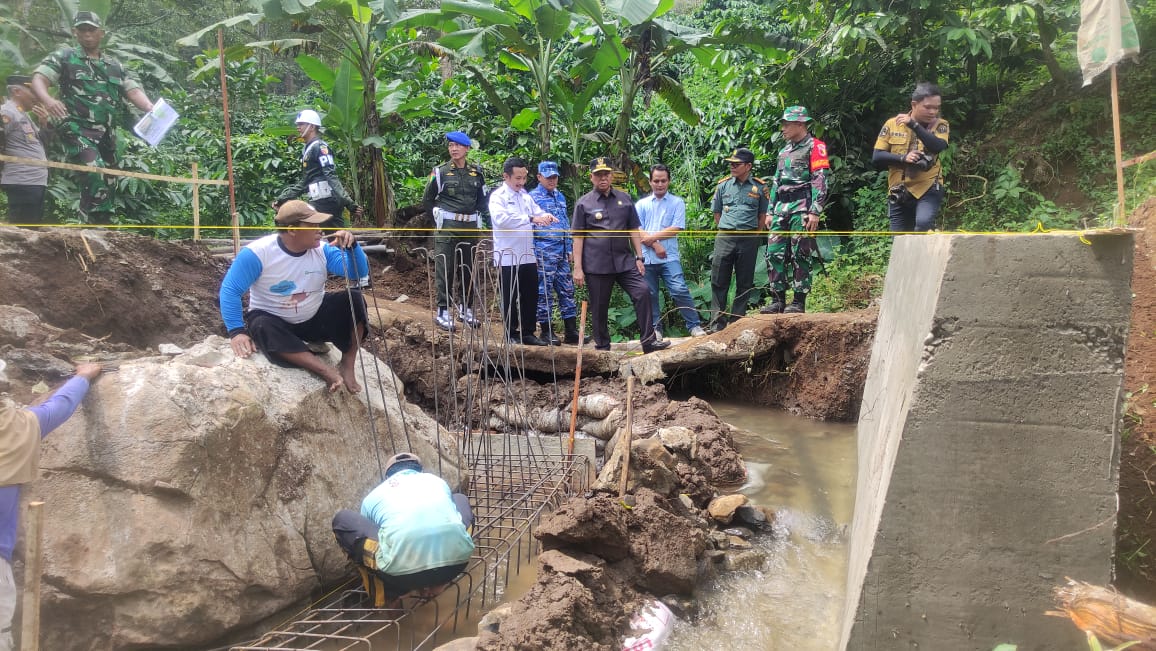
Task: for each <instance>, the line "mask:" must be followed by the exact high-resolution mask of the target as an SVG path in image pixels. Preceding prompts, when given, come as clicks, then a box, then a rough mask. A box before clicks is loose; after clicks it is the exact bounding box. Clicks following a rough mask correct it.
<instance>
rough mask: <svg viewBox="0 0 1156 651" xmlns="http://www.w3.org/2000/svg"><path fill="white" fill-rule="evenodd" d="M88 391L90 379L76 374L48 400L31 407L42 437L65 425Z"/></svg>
mask: <svg viewBox="0 0 1156 651" xmlns="http://www.w3.org/2000/svg"><path fill="white" fill-rule="evenodd" d="M87 393H88V380H86V379H84V378H82V377H79V376H74V377H72V378H70V379H69V380H68V381H67V382H65V383H64V386H62V387H60V388H59V389H57V390H56V393H53V394H52V396H51V397H49V398H48V400H45V401H44V402H42V403H40V404H39V405H36V406H35V407H29V408H28V411H31V412H32V413H34V414H36V420H37V421H38V422H39V423H40V437H41V438H44V437H45V436H48V433H49V432H51V431H52V430H54V429H56V428H57V427H60V426H61V425H63V424H64V421H66V420H68V418H69V417H70V416H72V414H73V412H75V411H76V408H77V407H79V406H80V401H81V400H84V396H85V395H86V394H87Z"/></svg>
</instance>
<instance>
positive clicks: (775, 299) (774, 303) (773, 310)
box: [759, 292, 787, 314]
mask: <svg viewBox="0 0 1156 651" xmlns="http://www.w3.org/2000/svg"><path fill="white" fill-rule="evenodd" d="M786 302H787V297H786V295H785V294H783V293H782V292H771V304H770V305H767V306H766V307H764V308H763V309H761V310H759V314H782V313H783V308H784V307H785V306H784V303H786Z"/></svg>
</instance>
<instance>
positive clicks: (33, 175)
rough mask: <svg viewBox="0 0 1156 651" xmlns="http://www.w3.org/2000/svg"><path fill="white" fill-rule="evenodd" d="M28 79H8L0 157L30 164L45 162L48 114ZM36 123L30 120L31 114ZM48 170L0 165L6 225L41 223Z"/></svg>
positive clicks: (0, 118) (0, 110)
mask: <svg viewBox="0 0 1156 651" xmlns="http://www.w3.org/2000/svg"><path fill="white" fill-rule="evenodd" d="M31 83H32V77H27V76H24V75H12V76H10V77H8V80H7V88H8V91H7V95H8V101H6V102H4V104H2V105H0V153H2V154H4V155H5V156H16V157H18V158H28V159H32V160H46V158H45V156H44V136H45V135H47V133H48V131H49V130H48V129H47V128H45V127H46V126H47V125H48V113H47V112H46V111H45V110H44V107H42V106H40V105H39V104H38V103H37V100H36V95H35V94H34V93H33V92H32V89H31V87H30V84H31ZM33 113H34V114H35V115H36V116H37V117H38V119H39V123H37V120H34V119H33V117H32V115H31V114H33ZM47 185H48V168H47V167H41V166H38V165H26V164H23V163H0V190H3V191H4V194H6V195H7V196H8V221H10V222H12V223H13V224H40V223H43V222H44V190H45V187H46V186H47Z"/></svg>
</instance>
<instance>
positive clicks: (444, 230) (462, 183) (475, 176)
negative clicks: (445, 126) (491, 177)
mask: <svg viewBox="0 0 1156 651" xmlns="http://www.w3.org/2000/svg"><path fill="white" fill-rule="evenodd" d="M472 142H473V141H471V140H470V137H469V136H467V135H466V134H465V133H463V132H461V131H451V132H449V133H447V134H446V143H447V144H446V147H447V149H449V152H450V160H449V161H448V162H446V163H442V164H441V165H438V166H437V167H435V168H434V169H433V171H432V172H431V173H430V177H429V183H427V184H426V186H425V194H424V195H423V196H422V205H424V206H425V209H426V212H428V213H430V215H432V216H433V219H434V226H435V227H436V228H437V234H436V235H435V236H434V283H435V284H436V285H437V296H438V309H437V313H435V314H434V323H436V324H437V326H438V327H439V328H441V329H442V330H453V329H454V317H453V312H452V308H453V304H454V303H457V312H458V319H459V320H460V321H462V322H463V323H465V324H466V325H468V326H470V327H471V328H476V327H478V326H479V325H481V322H480V321H478V319H477V318H476V317H475V316H474V310H473V299H474V248H475V247H476V246H477V243H478V237H479V233H478V228H479V227H480V226H481V224H480V221H481V211H482V208H483V207H484V206H485V205H486V179H485V176H484V175H483V174H482V166H481V165H478V164H476V163H470V162H469V161H467V160H466V156H467V155H468V154H469V153H470V146H471V143H472Z"/></svg>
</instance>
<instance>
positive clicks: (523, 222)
mask: <svg viewBox="0 0 1156 651" xmlns="http://www.w3.org/2000/svg"><path fill="white" fill-rule="evenodd" d="M528 174H529V172H528V171H527V170H526V161H524V160H522V159H521V158H518V157H516V156H514V157H510V158H507V159H506V162H505V163H503V164H502V184H501V185H499V186H498V187H497V189H495V190H494V191H493V193H491V194H490V221H492V222H493V224H494V266H495V267H497V268H498V270H499V276H500V281H499V283H498V289H499V292H500V293H501V295H502V320H503V321H504V322H505V324H506V337H507V339H508V340H509V341H510V342H511V343H515V344H526V345H529V346H546V345H548V344H547V342H545V341H543V340H541V339H539V338H538V337H536V336H534V325H535V321H534V317H535V316H536V315H537V313H538V262H537V258H536V257H535V255H534V239H535V236H534V227H536V226H550V225H551V224H553V223H554V222H556V221H557V219H556V218H555V217H554V216H553V215H551V214H550V213H548V212H546V211H545V210H542V208H541V207H540V206H538V204H536V203H534V199H533V198H531V197H530V193H529V192H526V176H527V175H528Z"/></svg>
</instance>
